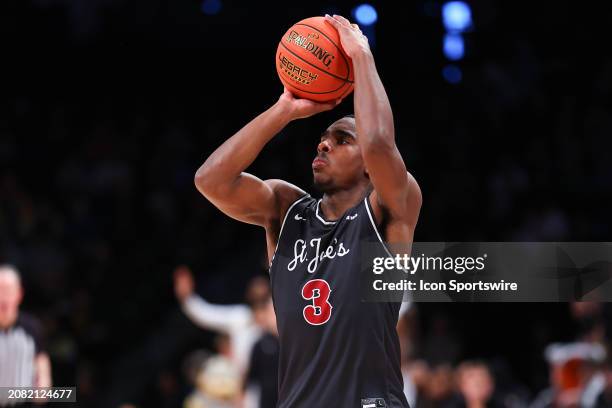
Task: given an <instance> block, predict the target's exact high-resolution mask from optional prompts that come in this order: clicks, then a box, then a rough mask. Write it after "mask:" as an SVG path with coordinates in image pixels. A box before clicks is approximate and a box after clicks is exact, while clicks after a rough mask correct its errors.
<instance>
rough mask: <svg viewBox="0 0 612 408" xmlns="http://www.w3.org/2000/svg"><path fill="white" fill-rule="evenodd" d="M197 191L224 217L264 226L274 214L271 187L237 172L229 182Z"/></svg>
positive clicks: (276, 206)
mask: <svg viewBox="0 0 612 408" xmlns="http://www.w3.org/2000/svg"><path fill="white" fill-rule="evenodd" d="M201 192H202V194H203V195H204V196H205V197H206V198H207V199H208V200H209V201H210V202H211V203H212V204H213V205H214V206H215V207H217V208H218V209H219V210H221V211H222V212H223V213H224V214H226V215H228V216H230V217H232V218H234V219H236V220H238V221H242V222H246V223H249V224H255V225H261V226H264V227H265V226H266V225H267V223H268V221H269V220H270V219H271V218H274V217H275V216H276V213H277V212H278V200H277V198H276V194H275V192H274V189H273V188H272V186H271V185H270V184H269V183H266V182H265V181H263V180H261V179H259V178H258V177H256V176H254V175H252V174H249V173H244V172H243V173H241V174H240V176H239V177H237V178H236V180H235V181H234V182H233V183H230V184H227V185H221V186H216V188H215V189H214V190H212V191H211V190H206V191H201Z"/></svg>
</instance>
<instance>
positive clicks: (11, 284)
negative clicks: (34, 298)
mask: <svg viewBox="0 0 612 408" xmlns="http://www.w3.org/2000/svg"><path fill="white" fill-rule="evenodd" d="M22 298H23V289H22V287H21V278H20V276H19V272H17V269H15V267H13V266H11V265H0V328H6V327H9V326H11V325H12V324H13V323H14V322H15V320H16V319H17V315H18V313H19V305H20V304H21V299H22Z"/></svg>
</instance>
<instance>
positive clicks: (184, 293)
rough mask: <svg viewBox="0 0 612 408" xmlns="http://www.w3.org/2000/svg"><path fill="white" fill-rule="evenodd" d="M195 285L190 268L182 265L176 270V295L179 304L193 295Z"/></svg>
mask: <svg viewBox="0 0 612 408" xmlns="http://www.w3.org/2000/svg"><path fill="white" fill-rule="evenodd" d="M194 288H195V283H194V281H193V274H192V273H191V270H190V269H189V267H188V266H185V265H180V266H177V267H176V269H175V270H174V294H175V295H176V298H177V299H178V300H179V302H184V301H185V300H186V299H187V298H188V297H189V296H191V295H192V294H193V291H194Z"/></svg>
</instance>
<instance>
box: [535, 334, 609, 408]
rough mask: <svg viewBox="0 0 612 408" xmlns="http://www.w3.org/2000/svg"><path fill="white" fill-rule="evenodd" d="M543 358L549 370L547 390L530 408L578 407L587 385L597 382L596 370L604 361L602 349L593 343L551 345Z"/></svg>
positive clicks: (604, 355)
mask: <svg viewBox="0 0 612 408" xmlns="http://www.w3.org/2000/svg"><path fill="white" fill-rule="evenodd" d="M545 356H546V360H547V361H548V364H549V367H550V387H549V388H547V389H545V390H543V391H541V392H540V393H539V394H538V395H537V397H536V398H535V400H534V401H533V402H532V404H531V408H572V407H580V406H581V399H582V396H583V393H584V392H585V390H588V388H589V383H590V382H591V381H595V383H593V385H596V383H597V382H601V380H599V378H601V373H600V372H599V370H597V368H596V367H597V365H598V364H600V363H602V362H603V361H604V359H605V357H606V351H605V349H604V348H603V347H602V346H601V345H600V344H596V343H568V344H559V343H555V344H551V345H549V346H548V347H547V348H546V351H545ZM593 385H591V386H593ZM589 392H591V391H589Z"/></svg>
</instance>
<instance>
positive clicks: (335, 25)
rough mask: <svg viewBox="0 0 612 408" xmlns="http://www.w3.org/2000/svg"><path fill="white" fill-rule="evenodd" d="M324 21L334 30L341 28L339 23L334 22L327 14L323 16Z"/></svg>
mask: <svg viewBox="0 0 612 408" xmlns="http://www.w3.org/2000/svg"><path fill="white" fill-rule="evenodd" d="M325 21H327V22H328V23H329V24H331V25H332V26H333V27H334V28H335V29H336V30H337V29H339V28H340V26H341V24H340V21H338V20H336V19H335V18H333V17H332V16H330V15H329V14H326V15H325Z"/></svg>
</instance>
